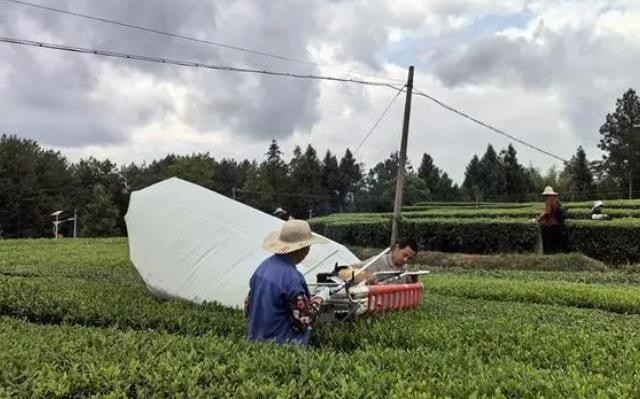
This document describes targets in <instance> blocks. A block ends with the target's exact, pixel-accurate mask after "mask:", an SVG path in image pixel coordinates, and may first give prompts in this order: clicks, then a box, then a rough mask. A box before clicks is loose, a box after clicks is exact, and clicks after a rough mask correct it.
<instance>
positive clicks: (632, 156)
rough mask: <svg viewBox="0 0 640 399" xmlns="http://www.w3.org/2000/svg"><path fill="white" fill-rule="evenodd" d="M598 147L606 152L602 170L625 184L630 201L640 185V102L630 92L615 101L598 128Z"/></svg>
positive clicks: (632, 92) (631, 90)
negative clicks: (600, 136)
mask: <svg viewBox="0 0 640 399" xmlns="http://www.w3.org/2000/svg"><path fill="white" fill-rule="evenodd" d="M600 134H601V135H602V138H601V140H600V144H599V147H600V149H602V150H603V151H605V152H606V155H605V156H604V157H603V166H604V168H605V169H606V170H607V172H608V173H609V174H610V175H611V176H613V177H615V178H617V179H620V180H622V181H626V183H627V187H628V192H629V198H633V191H634V187H638V184H640V99H639V98H638V95H637V94H636V92H635V90H633V89H629V90H628V91H627V92H626V93H624V94H623V96H622V98H619V99H618V100H617V101H616V110H615V112H614V113H612V114H608V115H607V117H606V121H605V123H604V125H602V127H601V128H600Z"/></svg>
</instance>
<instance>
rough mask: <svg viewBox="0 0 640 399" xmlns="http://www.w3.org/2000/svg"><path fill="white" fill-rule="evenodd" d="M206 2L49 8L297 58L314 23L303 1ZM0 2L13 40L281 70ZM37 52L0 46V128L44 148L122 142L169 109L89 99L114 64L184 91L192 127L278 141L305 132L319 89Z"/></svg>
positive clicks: (249, 58)
mask: <svg viewBox="0 0 640 399" xmlns="http://www.w3.org/2000/svg"><path fill="white" fill-rule="evenodd" d="M215 4H216V6H218V7H219V8H220V9H223V10H224V11H220V10H218V9H216V8H215V7H214V3H212V2H202V1H199V0H189V1H181V2H175V1H169V0H163V1H155V0H154V1H136V2H131V1H123V0H119V1H110V2H93V1H86V0H85V1H82V2H78V1H64V2H58V3H56V4H53V5H52V6H54V7H58V8H61V9H71V10H74V11H77V12H80V13H86V14H90V15H96V16H102V17H104V18H110V19H115V20H120V21H123V22H129V23H133V24H138V25H143V26H149V27H153V28H155V29H159V30H166V31H170V32H177V33H181V34H184V35H189V36H194V37H198V38H206V39H212V40H214V41H219V42H226V43H232V44H233V43H238V44H241V45H245V46H249V47H254V48H256V49H260V50H263V51H267V52H274V53H277V54H285V55H287V56H289V57H293V58H299V59H305V58H307V53H306V45H307V42H308V40H309V38H310V37H311V35H312V34H313V31H314V29H316V28H317V25H316V23H315V20H314V16H313V13H310V12H309V8H308V7H307V4H303V3H300V2H296V1H293V0H292V1H288V2H250V1H241V2H216V3H215ZM0 6H1V7H3V11H6V12H2V13H0V23H1V25H0V26H1V27H0V30H1V32H2V33H4V34H6V35H9V36H14V37H18V38H26V39H32V40H42V41H54V42H58V43H64V44H70V45H75V46H81V47H90V48H99V49H108V50H116V51H121V52H130V53H135V54H144V55H152V56H166V57H169V58H178V59H185V60H195V61H201V62H209V63H217V64H222V65H236V66H250V67H259V68H264V69H278V70H282V69H289V67H290V65H289V64H285V65H286V67H285V66H283V63H281V62H277V61H271V60H267V61H265V59H264V58H261V57H258V56H255V55H249V54H246V53H238V52H233V51H229V50H224V49H220V48H216V47H212V46H206V45H200V44H196V43H190V42H187V41H183V40H180V39H171V38H167V37H164V36H158V35H155V34H152V33H145V32H139V31H135V30H130V29H126V28H121V27H117V26H112V25H107V24H104V23H100V22H95V21H87V20H85V19H82V18H75V17H72V16H68V15H61V14H54V13H51V12H48V11H43V10H37V9H32V8H26V7H21V6H15V5H7V4H0ZM291 32H296V34H291ZM49 37H52V38H53V39H49ZM45 51H47V50H38V49H32V48H31V49H27V48H16V47H15V46H11V47H10V46H7V45H2V46H1V47H0V54H1V55H2V57H3V59H6V60H9V61H8V62H7V63H5V64H4V65H3V68H2V69H3V70H4V71H5V73H6V74H7V75H8V76H9V77H10V78H9V79H6V83H5V84H4V85H0V94H1V95H2V96H3V97H4V98H12V99H13V101H12V104H11V106H8V107H5V108H4V109H3V110H2V111H0V119H1V120H2V122H0V130H2V131H9V132H12V133H18V134H21V135H24V136H28V137H32V138H35V139H37V140H39V141H42V142H43V143H46V144H50V145H65V146H74V145H77V146H83V145H88V144H116V143H119V142H126V141H127V139H128V136H129V133H130V132H131V130H132V129H134V128H136V127H138V126H143V125H145V124H148V123H150V122H152V121H154V120H157V119H158V118H160V117H161V116H162V115H163V114H166V113H170V112H174V111H175V109H173V105H172V104H171V103H170V102H169V99H166V98H158V99H157V100H154V104H132V105H131V107H130V108H129V109H126V112H123V111H122V106H121V105H120V104H109V103H105V102H98V101H96V100H95V99H94V98H92V97H91V92H92V90H94V89H95V88H96V86H97V84H98V82H99V80H100V76H99V75H98V74H99V66H100V65H101V64H110V65H114V66H116V67H117V68H119V70H121V71H125V72H124V73H125V74H126V71H130V72H131V73H134V72H137V73H144V74H146V75H147V76H149V77H152V78H153V79H154V81H155V82H156V83H158V84H160V83H172V84H176V85H178V86H184V87H193V88H194V90H192V91H191V90H190V93H189V94H188V96H189V98H188V100H187V102H188V110H187V116H188V120H187V121H185V122H186V123H189V124H192V125H193V126H195V127H197V129H198V130H199V131H201V132H209V131H215V130H220V129H226V128H230V129H231V130H234V131H235V132H236V133H238V134H241V135H245V136H246V137H256V138H263V137H276V138H282V137H287V136H289V135H290V134H292V133H293V131H294V130H295V129H297V128H309V127H310V126H311V125H312V124H313V123H314V121H315V120H316V119H317V117H318V110H317V105H316V100H317V98H318V96H319V89H318V87H317V86H318V84H317V83H315V82H308V81H304V82H303V81H291V80H285V79H281V78H271V77H256V76H250V75H246V74H234V73H225V72H215V71H206V70H199V71H192V70H187V69H186V68H180V67H175V66H167V65H156V64H149V63H142V62H129V63H126V62H123V61H122V60H111V59H104V58H99V57H93V56H89V55H74V54H67V53H56V52H54V51H53V50H49V52H50V53H49V54H43V52H45ZM43 61H45V62H46V64H43ZM52 65H55V66H52ZM304 71H305V72H316V69H315V68H313V67H311V68H310V67H308V66H307V67H305V68H304ZM192 93H193V94H192ZM113 101H114V103H117V101H118V100H117V99H115V98H114V99H113ZM112 105H113V106H112ZM116 105H117V106H116ZM116 110H119V111H116ZM114 112H119V115H114ZM88 120H89V121H90V122H87V121H88Z"/></svg>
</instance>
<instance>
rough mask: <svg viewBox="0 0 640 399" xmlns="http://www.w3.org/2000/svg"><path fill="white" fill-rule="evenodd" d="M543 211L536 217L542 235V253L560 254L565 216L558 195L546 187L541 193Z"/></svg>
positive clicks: (549, 187)
mask: <svg viewBox="0 0 640 399" xmlns="http://www.w3.org/2000/svg"><path fill="white" fill-rule="evenodd" d="M542 198H543V199H544V211H543V212H542V213H541V214H540V216H538V223H539V224H540V232H541V234H542V251H543V252H544V253H545V254H554V253H557V252H560V251H561V250H562V248H563V245H562V244H563V233H564V231H563V230H564V219H565V218H566V214H565V211H564V209H563V208H562V204H561V203H560V201H559V200H558V193H556V192H555V191H553V188H552V187H551V186H547V187H545V189H544V192H543V193H542Z"/></svg>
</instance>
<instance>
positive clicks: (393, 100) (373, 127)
mask: <svg viewBox="0 0 640 399" xmlns="http://www.w3.org/2000/svg"><path fill="white" fill-rule="evenodd" d="M403 91H404V87H401V88H400V90H398V92H397V93H396V95H395V96H393V98H392V99H391V101H390V102H389V104H388V105H387V107H386V108H385V109H384V111H382V114H381V115H380V116H379V117H378V119H377V120H376V122H375V123H374V124H373V126H371V129H369V132H368V133H367V135H366V136H364V138H363V139H362V141H361V142H360V144H358V147H356V149H355V151H354V152H353V156H355V155H356V154H357V153H358V151H359V150H360V148H361V147H362V146H363V145H364V143H365V142H366V141H367V139H368V138H369V136H371V133H373V131H374V130H375V129H376V127H377V126H378V124H379V123H380V121H381V120H382V118H384V116H385V115H386V114H387V111H389V109H390V108H391V106H392V105H393V103H394V102H395V101H396V98H398V96H399V95H400V93H402V92H403Z"/></svg>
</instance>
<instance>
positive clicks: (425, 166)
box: [418, 153, 442, 197]
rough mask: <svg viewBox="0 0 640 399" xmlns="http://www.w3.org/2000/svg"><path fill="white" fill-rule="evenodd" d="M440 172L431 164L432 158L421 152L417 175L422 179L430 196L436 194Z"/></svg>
mask: <svg viewBox="0 0 640 399" xmlns="http://www.w3.org/2000/svg"><path fill="white" fill-rule="evenodd" d="M441 174H442V172H441V171H440V169H439V168H438V167H437V166H435V165H434V164H433V158H431V156H430V155H429V154H427V153H424V154H422V161H421V162H420V167H419V168H418V177H420V178H421V179H422V181H424V183H425V185H426V187H427V189H428V190H429V192H430V194H431V195H430V196H431V197H436V196H438V194H439V193H438V187H439V186H440V177H441Z"/></svg>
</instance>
